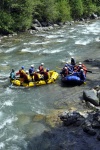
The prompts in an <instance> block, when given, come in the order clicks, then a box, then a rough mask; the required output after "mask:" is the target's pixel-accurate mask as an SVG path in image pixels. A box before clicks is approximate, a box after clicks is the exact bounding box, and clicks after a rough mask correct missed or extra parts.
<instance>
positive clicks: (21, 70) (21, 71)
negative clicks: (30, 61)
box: [16, 69, 26, 78]
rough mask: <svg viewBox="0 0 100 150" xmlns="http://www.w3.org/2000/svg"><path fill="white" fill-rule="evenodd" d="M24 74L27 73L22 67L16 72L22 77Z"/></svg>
mask: <svg viewBox="0 0 100 150" xmlns="http://www.w3.org/2000/svg"><path fill="white" fill-rule="evenodd" d="M24 74H26V72H25V71H24V70H23V69H20V70H19V72H17V73H16V75H20V78H23V77H24Z"/></svg>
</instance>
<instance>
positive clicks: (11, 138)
mask: <svg viewBox="0 0 100 150" xmlns="http://www.w3.org/2000/svg"><path fill="white" fill-rule="evenodd" d="M18 138H19V137H18V136H17V135H14V136H12V137H9V138H8V139H6V142H9V141H16V140H17V139H18Z"/></svg>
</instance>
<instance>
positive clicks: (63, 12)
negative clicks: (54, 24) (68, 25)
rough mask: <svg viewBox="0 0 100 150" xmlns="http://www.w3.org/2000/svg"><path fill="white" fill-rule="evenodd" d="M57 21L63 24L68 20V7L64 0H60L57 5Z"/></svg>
mask: <svg viewBox="0 0 100 150" xmlns="http://www.w3.org/2000/svg"><path fill="white" fill-rule="evenodd" d="M57 11H58V21H60V22H65V21H67V20H70V19H71V17H70V6H69V3H68V2H67V1H66V0H61V1H59V2H58V3H57Z"/></svg>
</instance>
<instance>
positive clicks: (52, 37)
mask: <svg viewBox="0 0 100 150" xmlns="http://www.w3.org/2000/svg"><path fill="white" fill-rule="evenodd" d="M58 37H59V36H58V35H47V36H46V38H48V39H55V38H58Z"/></svg>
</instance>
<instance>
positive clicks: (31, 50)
mask: <svg viewBox="0 0 100 150" xmlns="http://www.w3.org/2000/svg"><path fill="white" fill-rule="evenodd" d="M41 50H42V49H38V50H33V49H31V48H26V49H22V50H21V52H28V53H36V52H39V51H41Z"/></svg>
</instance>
